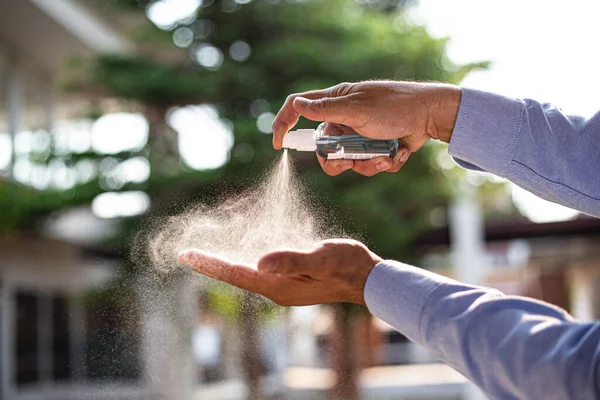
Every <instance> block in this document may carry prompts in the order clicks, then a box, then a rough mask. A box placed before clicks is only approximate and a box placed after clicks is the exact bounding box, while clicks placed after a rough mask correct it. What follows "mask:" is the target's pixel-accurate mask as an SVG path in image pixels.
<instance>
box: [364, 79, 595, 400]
mask: <svg viewBox="0 0 600 400" xmlns="http://www.w3.org/2000/svg"><path fill="white" fill-rule="evenodd" d="M449 153H450V154H451V155H452V156H453V157H454V158H455V159H456V160H457V162H458V163H459V164H461V165H462V166H464V167H466V168H473V169H480V170H484V171H488V172H492V173H495V174H498V175H500V176H503V177H505V178H508V179H510V180H512V181H513V182H515V183H517V184H518V185H520V186H522V187H524V188H525V189H527V190H530V191H531V192H533V193H536V194H537V195H539V196H541V197H543V198H546V199H548V200H551V201H555V202H557V203H561V204H564V205H567V206H570V207H573V208H576V209H579V210H581V211H583V212H585V213H588V214H591V215H595V216H600V200H598V199H600V114H596V115H595V116H594V117H592V118H590V119H583V118H581V117H574V116H566V115H564V114H563V113H562V112H561V111H560V110H559V109H557V108H554V107H552V106H549V105H542V104H539V103H537V102H535V101H531V100H524V101H521V100H514V99H509V98H505V97H502V96H497V95H494V94H489V93H484V92H479V91H475V90H469V89H463V95H462V99H461V105H460V109H459V114H458V117H457V121H456V126H455V130H454V133H453V136H452V140H451V142H450V146H449ZM365 301H366V303H367V306H368V308H369V310H370V311H371V312H372V313H373V314H374V315H376V316H377V317H379V318H381V319H383V320H384V321H385V322H387V323H389V324H390V325H392V326H393V327H394V328H396V329H397V330H398V331H400V332H401V333H403V334H404V335H406V336H407V337H408V338H409V339H410V340H412V341H414V342H416V343H419V344H422V345H423V346H425V347H427V348H429V349H430V350H432V351H433V352H435V353H436V354H437V355H438V356H439V357H440V358H441V359H443V360H444V361H445V362H446V363H448V364H449V365H450V366H452V367H453V368H455V369H456V370H457V371H459V372H460V373H462V374H463V375H465V376H466V377H467V378H469V379H470V380H471V381H473V382H474V383H475V384H477V385H478V386H479V387H480V388H481V389H482V390H483V391H484V392H485V393H486V394H487V395H488V396H489V397H490V398H492V399H502V400H508V399H524V400H525V399H526V400H536V399H544V400H552V399H600V323H581V322H577V321H575V320H573V318H572V317H570V316H569V315H568V314H567V313H566V312H565V311H564V310H561V309H559V308H557V307H554V306H552V305H550V304H547V303H543V302H540V301H536V300H532V299H528V298H524V297H516V296H505V295H503V294H502V293H501V292H499V291H497V290H494V289H489V288H484V287H477V286H471V285H466V284H462V283H460V282H457V281H454V280H451V279H447V278H444V277H442V276H439V275H437V274H434V273H431V272H428V271H425V270H422V269H419V268H415V267H412V266H410V265H406V264H402V263H399V262H396V261H384V262H381V263H380V264H378V265H377V266H375V268H374V269H373V271H372V272H371V273H370V275H369V277H368V279H367V282H366V284H365Z"/></svg>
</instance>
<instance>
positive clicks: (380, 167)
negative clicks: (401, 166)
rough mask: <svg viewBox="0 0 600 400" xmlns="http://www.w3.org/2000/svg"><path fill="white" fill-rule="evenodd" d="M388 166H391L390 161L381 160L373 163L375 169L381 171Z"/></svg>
mask: <svg viewBox="0 0 600 400" xmlns="http://www.w3.org/2000/svg"><path fill="white" fill-rule="evenodd" d="M390 166H391V164H390V163H388V162H386V161H381V162H378V163H377V164H376V165H375V168H377V171H383V170H386V169H388V168H389V167H390Z"/></svg>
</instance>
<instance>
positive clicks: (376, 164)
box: [352, 156, 394, 176]
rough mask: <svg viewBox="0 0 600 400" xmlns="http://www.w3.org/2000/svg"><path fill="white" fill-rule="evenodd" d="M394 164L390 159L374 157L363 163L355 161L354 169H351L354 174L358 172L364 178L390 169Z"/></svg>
mask: <svg viewBox="0 0 600 400" xmlns="http://www.w3.org/2000/svg"><path fill="white" fill-rule="evenodd" d="M393 164H394V160H392V159H391V158H390V157H385V156H381V157H375V158H372V159H370V160H364V161H356V162H355V163H354V168H352V169H353V170H354V171H355V172H358V173H359V174H361V175H364V176H373V175H376V174H378V173H380V172H383V171H386V170H387V169H389V168H391V167H392V165H393Z"/></svg>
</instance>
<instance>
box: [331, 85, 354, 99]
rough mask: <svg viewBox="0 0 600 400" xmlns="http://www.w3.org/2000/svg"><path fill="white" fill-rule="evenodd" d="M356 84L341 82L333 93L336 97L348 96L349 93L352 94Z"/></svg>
mask: <svg viewBox="0 0 600 400" xmlns="http://www.w3.org/2000/svg"><path fill="white" fill-rule="evenodd" d="M353 85H354V84H353V83H350V82H341V83H339V84H337V85H336V86H334V87H333V89H334V90H333V91H332V92H333V93H334V94H335V95H336V96H343V95H345V94H348V92H350V90H351V89H352V86H353Z"/></svg>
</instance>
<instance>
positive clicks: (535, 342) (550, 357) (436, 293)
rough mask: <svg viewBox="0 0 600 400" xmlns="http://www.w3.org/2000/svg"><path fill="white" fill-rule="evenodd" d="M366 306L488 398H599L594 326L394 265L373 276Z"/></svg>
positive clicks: (599, 356)
mask: <svg viewBox="0 0 600 400" xmlns="http://www.w3.org/2000/svg"><path fill="white" fill-rule="evenodd" d="M365 301H366V303H367V306H368V308H369V310H370V311H371V312H372V313H373V314H374V315H376V316H377V317H379V318H381V319H382V320H384V321H385V322H387V323H388V324H390V325H392V326H393V327H394V328H396V329H397V330H398V331H400V332H401V333H403V334H404V335H406V336H407V337H408V338H409V339H410V340H412V341H414V342H416V343H419V344H422V345H424V346H425V347H427V348H429V349H430V350H432V351H433V352H435V353H436V354H437V355H438V356H439V357H440V358H441V359H442V360H444V361H445V362H446V363H448V364H449V365H450V366H452V367H453V368H455V369H456V370H457V371H459V372H460V373H462V374H463V375H465V376H466V377H467V378H468V379H470V380H471V381H472V382H474V383H475V384H477V385H478V386H479V387H480V388H481V389H482V390H483V391H484V392H485V393H486V394H487V395H488V396H489V397H490V398H492V399H502V400H510V399H527V400H536V399H544V400H552V399H598V398H600V369H599V367H600V345H599V344H600V324H598V323H580V322H577V321H574V320H573V319H572V318H571V317H570V316H569V315H568V314H567V313H566V312H565V311H563V310H562V309H560V308H557V307H554V306H552V305H550V304H546V303H543V302H540V301H536V300H532V299H527V298H523V297H517V296H505V295H503V294H502V293H501V292H499V291H497V290H494V289H489V288H484V287H478V286H471V285H466V284H462V283H460V282H457V281H454V280H452V279H447V278H444V277H442V276H440V275H437V274H434V273H431V272H428V271H425V270H422V269H419V268H415V267H412V266H410V265H406V264H402V263H398V262H395V261H384V262H381V263H379V264H378V265H377V266H375V268H374V269H373V271H371V273H370V274H369V277H368V279H367V282H366V284H365Z"/></svg>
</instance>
